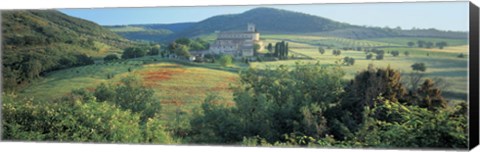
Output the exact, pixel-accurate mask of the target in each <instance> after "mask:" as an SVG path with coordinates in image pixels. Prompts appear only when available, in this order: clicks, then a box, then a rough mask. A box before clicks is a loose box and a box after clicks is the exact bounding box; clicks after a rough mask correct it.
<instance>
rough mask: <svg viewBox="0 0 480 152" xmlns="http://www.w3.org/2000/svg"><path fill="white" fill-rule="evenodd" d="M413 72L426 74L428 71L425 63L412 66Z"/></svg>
mask: <svg viewBox="0 0 480 152" xmlns="http://www.w3.org/2000/svg"><path fill="white" fill-rule="evenodd" d="M411 67H412V70H414V71H421V72H425V71H426V70H427V67H426V66H425V63H414V64H412V66H411Z"/></svg>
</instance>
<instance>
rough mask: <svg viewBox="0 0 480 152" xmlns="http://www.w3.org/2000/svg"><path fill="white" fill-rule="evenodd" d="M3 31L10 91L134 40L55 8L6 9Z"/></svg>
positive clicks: (4, 57) (5, 64)
mask: <svg viewBox="0 0 480 152" xmlns="http://www.w3.org/2000/svg"><path fill="white" fill-rule="evenodd" d="M2 31H3V32H2V48H1V50H2V64H3V67H4V70H3V71H4V72H2V76H3V81H4V82H8V83H4V84H5V85H4V86H3V88H5V89H6V90H7V91H14V90H16V89H19V88H21V87H22V86H25V85H27V84H28V83H29V82H30V81H32V80H34V79H36V78H38V77H40V76H42V75H43V74H46V73H48V72H51V71H54V70H59V69H65V68H70V67H74V66H81V65H87V64H91V63H92V62H93V60H92V59H91V56H94V55H95V56H103V54H104V52H107V51H111V49H116V48H123V47H125V46H128V45H131V44H132V43H131V42H129V41H127V40H125V39H123V38H121V37H120V36H118V35H116V34H114V33H112V32H110V31H108V30H106V29H104V28H102V27H101V26H99V25H97V24H95V23H93V22H89V21H86V20H83V19H78V18H74V17H70V16H67V15H65V14H63V13H61V12H59V11H54V10H23V11H22V10H14V11H13V10H12V11H3V12H2ZM112 46H115V47H112ZM99 49H105V50H106V51H102V52H100V51H99ZM6 84H8V86H7V85H6Z"/></svg>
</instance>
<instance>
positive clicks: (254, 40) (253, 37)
mask: <svg viewBox="0 0 480 152" xmlns="http://www.w3.org/2000/svg"><path fill="white" fill-rule="evenodd" d="M255 44H258V45H259V46H260V48H259V49H262V48H263V43H262V42H261V41H260V33H258V32H257V30H256V29H255V25H254V24H248V25H247V31H241V32H219V33H218V34H217V40H215V42H214V43H213V44H211V45H210V49H209V52H211V53H213V54H229V55H232V56H234V57H248V56H253V55H254V53H253V52H254V50H253V49H254V45H255Z"/></svg>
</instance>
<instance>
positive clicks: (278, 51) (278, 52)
mask: <svg viewBox="0 0 480 152" xmlns="http://www.w3.org/2000/svg"><path fill="white" fill-rule="evenodd" d="M273 56H274V57H277V58H279V59H280V60H284V59H287V58H288V42H285V41H282V42H277V43H275V50H274V52H273Z"/></svg>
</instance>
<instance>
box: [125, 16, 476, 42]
mask: <svg viewBox="0 0 480 152" xmlns="http://www.w3.org/2000/svg"><path fill="white" fill-rule="evenodd" d="M247 23H254V24H255V25H256V27H257V30H258V31H259V32H261V33H265V34H306V35H326V36H336V37H344V38H354V39H366V38H381V37H442V38H462V39H464V38H467V35H468V33H466V32H446V31H440V30H435V29H424V30H420V29H418V30H399V29H387V28H376V27H363V26H357V25H351V24H347V23H341V22H337V21H333V20H330V19H327V18H323V17H319V16H314V15H309V14H305V13H299V12H293V11H287V10H281V9H274V8H265V7H260V8H255V9H252V10H249V11H246V12H244V13H241V14H229V15H219V16H213V17H210V18H208V19H205V20H203V21H200V22H197V23H179V24H147V25H129V26H135V27H142V28H146V29H155V30H161V29H162V30H169V31H171V33H169V34H163V35H160V34H159V35H157V37H155V39H151V38H149V37H143V40H152V41H165V42H168V41H172V40H173V39H176V38H179V37H196V36H199V35H205V34H211V33H213V32H215V31H238V30H245V29H246V24H247ZM137 32H138V33H140V31H137ZM117 33H119V32H117ZM131 33H136V32H130V34H131ZM133 35H135V34H133ZM124 36H125V35H124ZM125 37H126V38H128V39H142V37H131V36H125Z"/></svg>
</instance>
